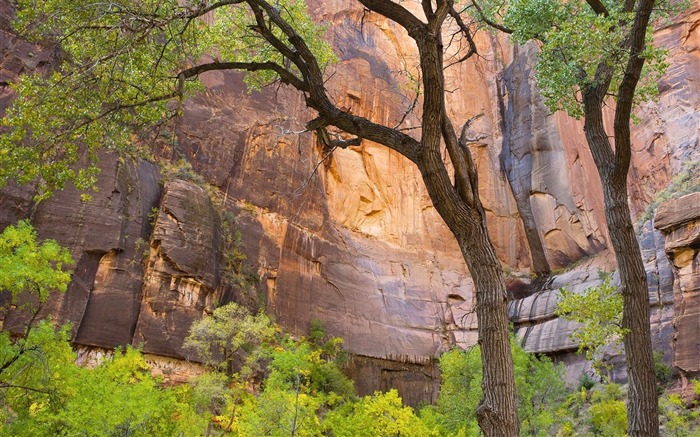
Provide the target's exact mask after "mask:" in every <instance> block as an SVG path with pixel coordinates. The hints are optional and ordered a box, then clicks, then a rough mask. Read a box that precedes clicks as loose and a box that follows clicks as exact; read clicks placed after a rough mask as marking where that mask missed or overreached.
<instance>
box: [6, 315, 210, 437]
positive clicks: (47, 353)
mask: <svg viewBox="0 0 700 437" xmlns="http://www.w3.org/2000/svg"><path fill="white" fill-rule="evenodd" d="M33 332H36V336H39V337H38V338H35V337H34V336H33V335H30V337H29V340H28V341H30V342H32V344H35V343H36V342H37V341H38V340H39V339H41V340H42V341H43V343H42V347H41V350H42V352H43V359H42V360H36V359H32V361H31V365H33V366H42V365H44V366H47V367H48V368H49V369H48V371H46V372H41V373H40V374H41V375H43V376H42V378H43V379H42V385H40V387H42V389H41V390H39V391H28V390H23V389H21V388H12V389H10V390H8V391H5V390H3V394H4V395H5V394H6V396H5V399H4V400H5V402H4V405H6V410H5V411H4V413H5V414H4V416H5V417H4V419H5V420H4V423H5V428H4V429H2V428H0V430H2V432H3V435H33V436H47V437H48V436H73V435H89V436H113V435H131V436H152V435H179V434H181V433H182V435H198V434H201V432H202V431H203V430H204V428H205V426H206V422H205V421H204V420H203V419H202V418H199V417H197V416H196V415H195V413H194V411H193V409H192V408H191V407H190V406H189V405H188V404H187V403H186V402H185V401H186V400H187V397H186V396H183V392H182V391H181V390H179V389H168V390H165V389H162V388H161V387H160V386H159V385H158V383H157V382H156V381H155V380H154V379H153V378H152V377H151V375H150V373H149V367H148V365H147V364H146V362H145V360H144V359H143V357H142V356H141V354H140V353H139V352H138V351H136V350H134V349H127V350H126V352H125V353H123V354H122V353H119V352H116V353H115V355H114V357H113V358H111V359H108V360H106V361H105V362H104V363H102V364H100V365H99V366H97V367H96V368H95V369H85V368H80V367H77V366H76V365H75V364H74V360H75V354H74V353H73V352H72V351H71V349H70V345H69V343H68V330H67V329H65V328H64V329H62V330H60V331H58V332H54V330H53V327H52V326H51V324H50V323H48V322H41V323H40V324H39V325H38V326H37V329H36V330H35V331H33ZM22 378H25V379H26V378H27V377H26V376H25V372H22ZM13 382H14V383H15V384H17V381H13ZM27 383H30V381H27Z"/></svg>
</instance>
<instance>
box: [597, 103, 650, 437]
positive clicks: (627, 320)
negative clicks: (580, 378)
mask: <svg viewBox="0 0 700 437" xmlns="http://www.w3.org/2000/svg"><path fill="white" fill-rule="evenodd" d="M592 96H593V94H589V95H587V96H584V101H586V99H589V98H592ZM598 100H599V101H602V93H601V94H599V95H598ZM588 109H589V111H588V112H587V114H586V124H585V126H584V130H585V132H586V139H587V140H588V145H589V147H590V150H591V154H592V155H593V160H594V161H595V163H596V167H597V168H598V173H599V175H600V180H601V182H602V185H603V200H604V201H605V218H606V220H607V223H608V232H609V234H610V241H611V243H612V247H613V250H614V251H615V257H616V259H617V265H618V269H619V272H620V284H621V285H620V291H621V293H622V298H623V311H622V326H623V328H625V329H627V330H628V332H627V333H626V334H625V336H624V344H625V354H626V356H627V374H628V377H629V389H628V392H629V395H628V400H627V423H628V435H629V436H630V437H658V436H659V415H658V398H657V394H656V373H655V371H654V360H653V354H652V346H651V327H650V324H649V290H648V287H647V278H646V271H645V270H644V263H643V262H642V254H641V251H640V249H639V243H638V242H637V237H636V235H635V233H634V226H633V225H632V217H631V215H630V210H629V205H628V203H627V197H628V194H627V174H628V170H629V163H630V157H631V147H630V134H629V119H627V123H626V124H625V121H624V120H619V121H618V122H617V123H616V125H615V138H616V150H615V151H614V152H613V150H612V148H611V145H610V142H609V140H608V137H607V134H606V132H605V129H604V127H603V115H602V105H597V104H591V105H589V106H588ZM618 110H619V107H618ZM616 115H619V114H616Z"/></svg>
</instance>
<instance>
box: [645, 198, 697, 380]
mask: <svg viewBox="0 0 700 437" xmlns="http://www.w3.org/2000/svg"><path fill="white" fill-rule="evenodd" d="M654 226H655V227H656V228H657V229H659V230H660V231H661V232H662V233H663V234H664V240H665V241H664V249H665V251H666V254H667V255H668V256H669V258H670V259H671V262H672V266H673V268H672V269H673V274H674V278H675V286H674V290H673V291H674V307H675V319H674V328H675V332H674V336H673V343H672V344H673V349H674V352H675V355H674V361H673V364H674V365H675V366H676V367H677V368H678V369H679V370H680V371H681V372H682V373H683V374H684V376H686V377H691V378H692V377H696V376H697V375H700V360H699V359H698V354H699V353H700V352H698V351H700V193H693V194H688V195H686V196H683V197H680V198H678V199H673V200H669V201H667V202H665V203H662V204H661V205H660V206H659V209H658V211H657V213H656V217H655V220H654Z"/></svg>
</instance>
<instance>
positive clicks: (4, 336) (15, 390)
mask: <svg viewBox="0 0 700 437" xmlns="http://www.w3.org/2000/svg"><path fill="white" fill-rule="evenodd" d="M69 338H70V329H69V328H68V327H67V326H65V327H63V328H62V329H59V330H55V329H54V324H53V322H52V320H50V319H47V320H43V321H40V322H39V323H37V324H36V326H30V327H29V328H28V330H27V332H26V334H25V336H24V337H23V338H20V339H18V340H16V341H13V340H12V339H11V337H10V333H9V332H7V331H3V332H0V369H1V370H0V434H2V435H36V434H32V433H25V432H22V430H23V429H31V427H30V428H27V426H28V425H27V424H28V423H33V417H34V416H35V415H36V413H37V411H39V410H42V409H58V408H61V407H62V405H63V402H64V399H65V398H66V397H67V396H69V395H70V394H71V393H72V387H71V386H70V384H71V382H72V381H73V379H74V377H75V374H76V371H77V369H76V368H75V365H74V364H73V362H74V360H75V353H74V352H73V351H72V350H71V348H70V345H69V343H68V340H69Z"/></svg>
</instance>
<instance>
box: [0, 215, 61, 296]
mask: <svg viewBox="0 0 700 437" xmlns="http://www.w3.org/2000/svg"><path fill="white" fill-rule="evenodd" d="M71 264H73V259H72V258H71V255H70V252H69V251H68V249H65V248H62V247H61V246H59V245H58V243H56V242H55V241H54V240H45V241H43V242H39V241H37V236H36V231H35V230H34V228H33V227H32V225H31V224H30V223H29V221H27V220H22V221H20V222H19V223H17V225H16V226H8V227H7V228H5V230H4V231H3V232H2V233H1V234H0V290H7V291H9V292H10V293H11V295H12V299H11V301H12V303H13V304H15V303H16V302H17V296H18V295H19V294H21V293H30V294H31V295H32V296H33V298H34V299H36V300H37V301H38V303H39V305H41V304H43V303H44V302H46V300H47V299H48V297H49V294H50V293H51V292H53V291H66V288H67V287H68V283H69V282H70V279H71V272H70V271H69V270H65V268H66V267H67V266H69V265H71ZM33 298H32V297H29V298H28V299H26V301H25V302H23V303H22V306H25V307H26V306H28V305H31V304H33V303H36V302H32V300H33Z"/></svg>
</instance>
